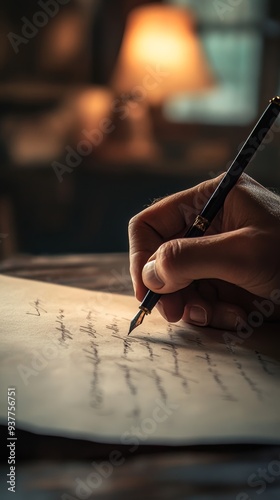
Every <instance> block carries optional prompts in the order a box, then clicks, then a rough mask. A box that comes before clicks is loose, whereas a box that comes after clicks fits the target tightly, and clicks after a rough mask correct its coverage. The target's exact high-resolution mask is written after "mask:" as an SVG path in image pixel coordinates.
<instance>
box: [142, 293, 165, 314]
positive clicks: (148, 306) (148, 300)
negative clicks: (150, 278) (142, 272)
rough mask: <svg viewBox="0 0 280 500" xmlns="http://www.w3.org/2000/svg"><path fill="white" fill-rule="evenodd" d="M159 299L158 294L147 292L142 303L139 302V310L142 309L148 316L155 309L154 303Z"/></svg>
mask: <svg viewBox="0 0 280 500" xmlns="http://www.w3.org/2000/svg"><path fill="white" fill-rule="evenodd" d="M160 297H161V294H160V293H154V292H152V291H151V290H149V291H148V292H147V293H146V295H145V297H144V299H143V301H142V302H141V306H140V309H142V311H145V312H146V314H149V313H150V312H151V310H152V309H153V308H154V307H155V305H156V303H157V302H158V301H159V299H160Z"/></svg>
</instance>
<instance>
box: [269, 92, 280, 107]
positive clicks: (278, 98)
mask: <svg viewBox="0 0 280 500" xmlns="http://www.w3.org/2000/svg"><path fill="white" fill-rule="evenodd" d="M269 102H273V103H274V104H278V106H280V96H279V95H276V96H275V97H273V98H272V99H270V101H269Z"/></svg>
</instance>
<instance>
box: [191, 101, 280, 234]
mask: <svg viewBox="0 0 280 500" xmlns="http://www.w3.org/2000/svg"><path fill="white" fill-rule="evenodd" d="M279 112H280V105H279V98H277V99H276V98H275V99H274V100H272V101H271V103H270V104H269V105H268V106H267V108H266V110H265V111H264V113H263V114H262V116H261V117H260V119H259V121H258V122H257V124H256V126H255V127H254V129H253V130H252V132H251V134H250V135H249V137H248V139H247V140H246V141H245V143H244V144H243V146H242V148H241V150H240V151H239V153H238V155H237V156H236V158H235V159H234V160H233V162H232V163H231V165H230V167H229V169H228V170H227V172H226V173H225V175H224V177H223V179H222V180H221V182H220V184H219V185H218V186H217V188H216V190H215V191H214V193H213V195H212V196H211V198H210V199H209V201H208V202H207V203H206V205H205V207H204V208H203V210H202V211H201V213H200V216H202V217H203V218H205V219H207V220H208V223H209V224H210V223H211V222H212V220H213V219H214V217H215V216H216V215H217V213H218V212H219V210H220V209H221V208H222V206H223V204H224V201H225V199H226V197H227V195H228V193H229V192H230V191H231V189H232V188H233V187H234V185H235V184H236V183H237V181H238V179H239V177H240V176H241V174H242V173H243V172H244V170H245V168H246V167H247V166H248V164H249V163H250V161H251V160H252V158H253V157H254V155H255V154H256V152H257V150H258V148H259V146H260V145H261V143H262V142H263V140H264V138H265V136H266V134H267V133H268V132H269V130H270V129H271V127H272V125H273V123H274V121H275V120H276V118H277V116H278V114H279Z"/></svg>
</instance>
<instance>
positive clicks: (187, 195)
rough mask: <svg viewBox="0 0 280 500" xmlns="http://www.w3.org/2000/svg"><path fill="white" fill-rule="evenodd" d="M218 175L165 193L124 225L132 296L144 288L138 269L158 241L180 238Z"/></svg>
mask: <svg viewBox="0 0 280 500" xmlns="http://www.w3.org/2000/svg"><path fill="white" fill-rule="evenodd" d="M221 177H222V176H219V177H217V178H215V179H211V180H208V181H205V182H203V183H201V184H198V185H197V186H195V187H193V188H190V189H187V190H184V191H180V192H179V193H176V194H173V195H171V196H168V197H166V198H164V199H162V200H160V201H158V202H157V203H155V204H154V205H152V206H150V207H149V208H146V209H145V210H143V211H142V212H140V213H139V214H138V215H136V216H134V217H133V218H132V219H131V220H130V222H129V226H128V232H129V258H130V273H131V278H132V281H133V286H134V290H135V293H136V296H137V298H138V299H139V300H141V299H142V298H143V296H144V294H145V291H146V287H145V286H144V284H143V282H142V269H143V267H144V265H145V264H146V262H147V261H148V259H149V258H150V257H151V256H152V255H153V254H154V252H156V250H157V249H158V248H159V246H160V245H162V243H164V242H166V241H169V240H171V239H174V238H179V237H182V236H183V235H184V234H185V232H186V230H187V228H188V227H189V226H190V225H191V224H192V222H193V221H194V219H195V217H196V215H197V214H198V213H199V212H200V211H201V209H202V208H203V206H204V205H205V203H206V202H207V200H208V199H209V197H210V196H211V194H212V193H213V192H214V190H215V188H216V186H217V185H218V183H219V181H220V179H221Z"/></svg>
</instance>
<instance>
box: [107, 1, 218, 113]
mask: <svg viewBox="0 0 280 500" xmlns="http://www.w3.org/2000/svg"><path fill="white" fill-rule="evenodd" d="M214 84H215V79H214V76H213V74H212V72H211V69H210V67H209V65H208V63H207V61H206V58H205V55H204V53H203V49H202V46H201V44H200V41H199V39H198V37H197V35H196V32H195V23H194V18H193V16H192V14H191V13H190V12H188V11H187V10H186V9H183V8H180V7H172V6H167V5H165V6H163V5H159V4H150V5H146V6H143V7H139V8H137V9H134V10H133V11H132V12H131V13H130V14H129V16H128V20H127V25H126V30H125V33H124V38H123V43H122V46H121V49H120V54H119V58H118V61H117V65H116V69H115V72H114V75H113V80H112V86H113V87H114V89H115V90H116V92H117V93H121V92H127V93H130V94H132V95H134V94H135V95H137V94H139V95H140V93H142V96H144V95H145V97H146V98H147V99H148V101H149V102H150V104H155V105H156V104H160V103H162V102H163V101H164V100H165V99H166V98H168V97H170V96H174V95H175V94H180V93H184V92H192V93H195V92H201V91H203V90H206V89H209V88H211V87H213V86H214Z"/></svg>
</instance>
